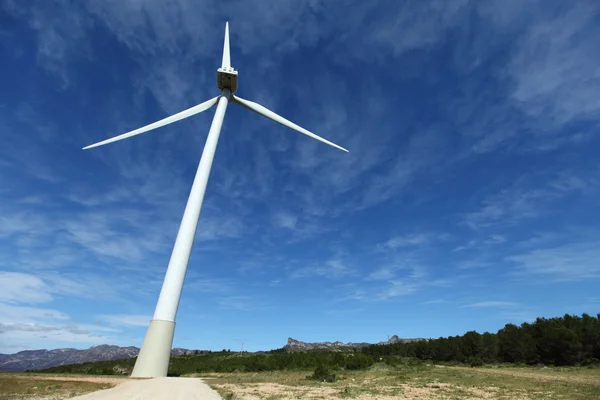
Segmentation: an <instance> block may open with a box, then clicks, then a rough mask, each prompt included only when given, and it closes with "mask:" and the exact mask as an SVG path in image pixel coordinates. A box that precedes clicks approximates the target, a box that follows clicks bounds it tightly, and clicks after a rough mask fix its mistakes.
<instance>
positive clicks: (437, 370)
mask: <svg viewBox="0 0 600 400" xmlns="http://www.w3.org/2000/svg"><path fill="white" fill-rule="evenodd" d="M309 374H310V372H309V371H306V372H297V371H289V372H270V373H269V372H263V373H238V374H210V376H207V379H206V381H207V383H208V384H209V385H211V386H212V387H213V388H215V389H217V390H218V391H219V392H220V393H221V395H222V396H223V398H224V399H229V400H260V399H268V400H294V399H313V400H317V399H323V400H325V399H328V400H329V399H331V400H339V399H357V400H371V399H381V400H391V399H403V400H410V399H422V400H442V399H461V400H462V399H465V400H475V399H498V400H509V399H510V400H512V399H515V400H529V399H532V400H534V399H536V400H537V399H540V400H541V399H548V398H558V399H561V398H562V399H565V400H587V399H590V400H591V399H594V400H598V399H600V369H595V370H584V369H574V368H571V369H565V370H564V371H561V370H556V369H548V370H544V369H534V368H468V367H440V366H426V367H419V368H413V369H408V370H394V369H386V368H379V369H378V368H375V369H373V370H370V371H356V372H348V373H344V372H340V373H339V376H338V380H337V381H336V382H334V383H325V382H315V381H311V380H307V379H306V376H307V375H309Z"/></svg>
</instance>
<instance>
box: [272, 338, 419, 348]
mask: <svg viewBox="0 0 600 400" xmlns="http://www.w3.org/2000/svg"><path fill="white" fill-rule="evenodd" d="M417 340H425V339H403V338H400V337H398V335H394V336H392V337H391V338H389V339H388V340H386V341H383V342H379V343H376V344H393V343H410V342H415V341H417ZM371 344H373V343H365V342H359V343H353V342H348V343H342V342H314V343H306V342H302V341H300V340H296V339H292V338H288V341H287V344H286V345H285V346H283V348H284V349H286V350H315V349H335V348H338V347H356V348H360V347H365V346H369V345H371Z"/></svg>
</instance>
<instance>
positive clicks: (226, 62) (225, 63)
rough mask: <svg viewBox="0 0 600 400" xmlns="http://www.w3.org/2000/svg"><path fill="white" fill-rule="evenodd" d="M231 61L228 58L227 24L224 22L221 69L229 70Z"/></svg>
mask: <svg viewBox="0 0 600 400" xmlns="http://www.w3.org/2000/svg"><path fill="white" fill-rule="evenodd" d="M230 67H231V59H230V57H229V22H225V42H224V43H223V63H222V65H221V68H230Z"/></svg>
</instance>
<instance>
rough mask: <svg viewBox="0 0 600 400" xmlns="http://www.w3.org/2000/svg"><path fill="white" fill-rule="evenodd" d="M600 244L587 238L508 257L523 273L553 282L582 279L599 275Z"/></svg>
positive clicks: (519, 272)
mask: <svg viewBox="0 0 600 400" xmlns="http://www.w3.org/2000/svg"><path fill="white" fill-rule="evenodd" d="M598 257H600V243H599V242H597V241H591V242H590V241H587V242H586V241H584V242H576V243H568V242H567V243H564V244H560V245H557V246H554V247H540V248H536V249H532V250H529V251H526V252H523V253H518V254H515V255H512V256H509V257H506V259H507V260H508V261H510V262H513V263H515V264H516V265H517V267H518V270H517V274H518V275H520V276H526V277H528V279H529V278H530V277H541V278H546V279H549V280H554V281H563V282H564V281H581V280H584V279H591V278H598V277H600V265H599V264H598V262H597V260H598Z"/></svg>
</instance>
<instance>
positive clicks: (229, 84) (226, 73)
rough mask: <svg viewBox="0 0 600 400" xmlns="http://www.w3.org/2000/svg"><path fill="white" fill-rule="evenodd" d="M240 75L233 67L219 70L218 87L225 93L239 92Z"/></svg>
mask: <svg viewBox="0 0 600 400" xmlns="http://www.w3.org/2000/svg"><path fill="white" fill-rule="evenodd" d="M237 79H238V73H237V71H236V70H235V69H233V68H231V67H221V68H219V69H218V70H217V87H218V88H219V89H220V90H221V91H223V90H224V89H229V90H230V91H231V93H235V92H236V90H237V86H238V85H237Z"/></svg>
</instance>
